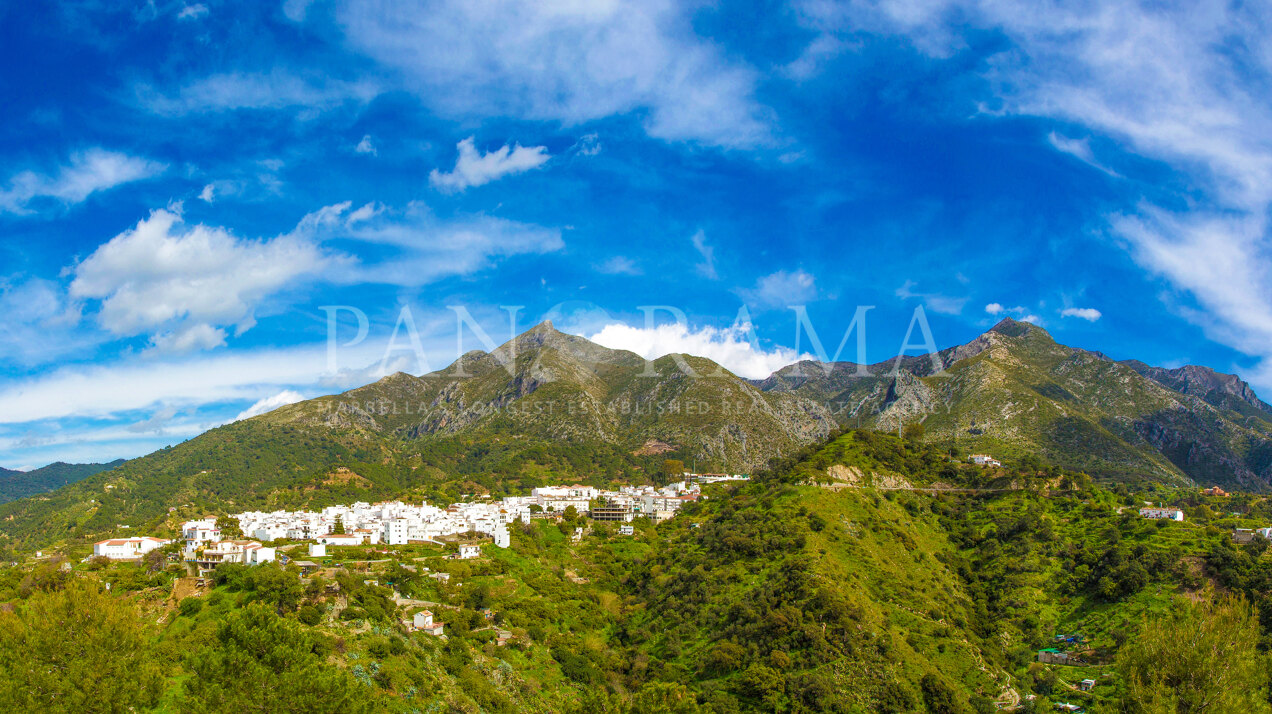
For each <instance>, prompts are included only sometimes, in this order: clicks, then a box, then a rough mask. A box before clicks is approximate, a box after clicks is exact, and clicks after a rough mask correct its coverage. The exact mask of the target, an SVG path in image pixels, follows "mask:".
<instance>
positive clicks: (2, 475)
mask: <svg viewBox="0 0 1272 714" xmlns="http://www.w3.org/2000/svg"><path fill="white" fill-rule="evenodd" d="M122 463H124V460H123V459H118V460H116V461H111V462H110V463H105V464H68V463H65V462H62V461H58V462H56V463H52V464H49V465H48V466H44V467H42V468H38V469H32V470H30V471H13V470H10V469H4V468H0V503H6V502H8V501H13V500H15V499H19V498H26V497H27V496H33V495H35V494H38V493H46V492H48V491H53V490H55V489H58V488H61V487H63V486H66V485H67V484H72V483H75V482H76V481H79V480H81V479H85V478H88V477H89V476H92V475H93V474H98V473H101V472H103V471H109V470H111V469H113V468H115V467H117V466H119V465H120V464H122Z"/></svg>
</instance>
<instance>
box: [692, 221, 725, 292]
mask: <svg viewBox="0 0 1272 714" xmlns="http://www.w3.org/2000/svg"><path fill="white" fill-rule="evenodd" d="M689 240H690V241H692V242H693V249H694V250H696V251H698V255H700V256H702V262H701V263H698V264H697V265H695V266H694V269H695V270H697V271H698V275H701V276H702V277H704V278H706V279H707V280H719V279H720V274H719V273H717V272H716V265H715V248H713V247H711V246H709V245H707V234H706V233H703V232H702V231H701V230H699V231H698V232H697V233H694V234H693V237H692V238H690V239H689Z"/></svg>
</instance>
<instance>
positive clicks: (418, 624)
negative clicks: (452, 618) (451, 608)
mask: <svg viewBox="0 0 1272 714" xmlns="http://www.w3.org/2000/svg"><path fill="white" fill-rule="evenodd" d="M413 624H414V625H415V629H417V630H421V631H423V632H427V633H428V634H430V635H433V636H434V637H438V636H440V635H441V634H442V627H443V626H444V625H445V623H442V622H433V613H432V612H430V611H428V610H421V611H419V612H417V613H415V618H414V621H413Z"/></svg>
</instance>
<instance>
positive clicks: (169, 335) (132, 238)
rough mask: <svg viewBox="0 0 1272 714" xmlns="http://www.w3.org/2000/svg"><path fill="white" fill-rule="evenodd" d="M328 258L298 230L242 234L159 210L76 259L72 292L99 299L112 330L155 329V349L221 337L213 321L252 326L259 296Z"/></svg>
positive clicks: (101, 316) (194, 345)
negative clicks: (187, 222)
mask: <svg viewBox="0 0 1272 714" xmlns="http://www.w3.org/2000/svg"><path fill="white" fill-rule="evenodd" d="M326 262H327V259H326V258H325V257H324V256H323V254H322V253H321V252H320V251H319V250H318V248H317V247H316V246H314V245H313V244H312V243H311V242H309V241H307V240H305V239H304V238H302V237H299V236H296V235H287V236H280V237H278V238H274V239H272V240H261V241H252V240H243V239H239V238H236V237H235V236H233V235H231V234H230V233H229V232H228V231H226V230H225V229H223V228H218V227H212V226H205V225H196V226H193V227H185V226H184V224H183V223H182V220H181V216H180V215H178V214H177V213H174V212H172V211H168V210H157V211H154V212H152V213H151V214H150V216H149V217H148V218H146V219H144V220H142V221H140V222H139V223H138V224H137V225H136V227H134V228H132V229H129V230H127V231H124V232H123V233H120V234H119V235H117V236H115V237H114V238H112V239H111V240H110V241H109V242H107V243H105V244H104V245H102V246H100V247H99V248H98V249H97V250H96V251H94V252H93V254H92V255H90V256H88V257H87V258H85V259H84V260H83V261H81V262H80V263H79V264H78V265H76V266H74V268H73V274H74V276H75V278H74V280H73V281H72V282H71V286H70V295H71V296H72V297H73V298H76V299H80V300H83V299H93V300H98V301H100V308H99V310H98V312H97V316H96V317H97V322H98V323H99V324H100V325H101V326H102V327H104V328H106V329H107V330H109V331H110V332H112V333H114V334H116V335H138V334H143V333H149V332H158V333H159V334H157V335H156V336H155V337H154V338H153V344H154V347H155V348H156V349H159V350H166V349H171V350H189V349H200V348H208V347H212V346H216V345H219V344H222V343H223V342H224V338H225V332H224V331H223V330H220V329H219V328H217V327H216V326H218V325H236V326H237V328H238V331H239V332H242V331H243V330H246V329H248V328H250V327H251V325H252V324H253V323H254V318H253V310H254V307H255V306H256V304H257V303H258V302H259V301H260V300H262V299H263V298H265V297H266V296H268V295H270V294H272V293H274V292H276V291H278V290H280V289H281V288H283V287H284V286H285V285H287V284H288V283H290V282H291V281H292V280H294V279H295V278H296V277H298V276H301V275H304V274H307V273H315V272H317V271H319V270H320V269H322V268H323V267H324V265H325V264H326Z"/></svg>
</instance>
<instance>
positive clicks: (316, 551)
mask: <svg viewBox="0 0 1272 714" xmlns="http://www.w3.org/2000/svg"><path fill="white" fill-rule="evenodd" d="M309 557H310V558H326V557H327V544H326V543H310V544H309Z"/></svg>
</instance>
